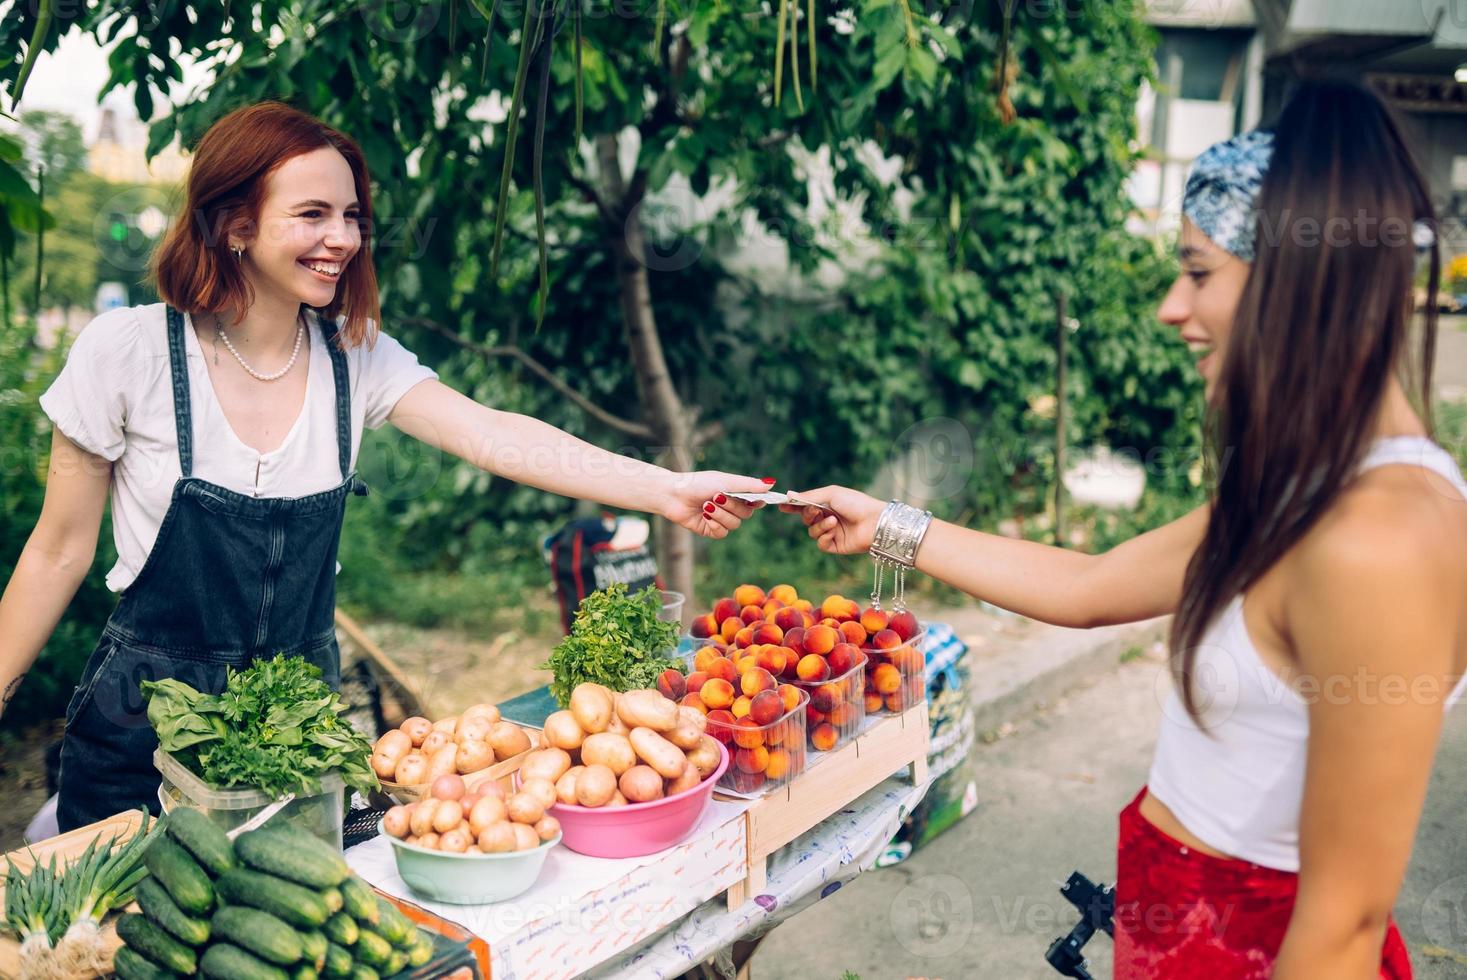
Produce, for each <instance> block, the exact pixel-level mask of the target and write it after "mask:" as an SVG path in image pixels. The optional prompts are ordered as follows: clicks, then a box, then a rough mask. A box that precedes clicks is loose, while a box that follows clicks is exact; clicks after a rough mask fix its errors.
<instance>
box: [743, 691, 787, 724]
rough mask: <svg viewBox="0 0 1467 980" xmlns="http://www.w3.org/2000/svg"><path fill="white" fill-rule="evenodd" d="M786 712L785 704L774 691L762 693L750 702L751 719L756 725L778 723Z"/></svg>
mask: <svg viewBox="0 0 1467 980" xmlns="http://www.w3.org/2000/svg"><path fill="white" fill-rule="evenodd" d="M784 712H785V707H784V702H783V701H781V700H780V698H779V695H778V694H777V693H775V692H774V691H760V692H759V693H758V694H756V695H754V698H753V700H751V701H750V702H749V718H750V720H752V721H753V722H754V724H756V725H767V724H769V723H770V722H773V721H777V720H778V719H779V716H780V715H782V714H784Z"/></svg>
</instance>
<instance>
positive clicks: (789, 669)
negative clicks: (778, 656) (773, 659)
mask: <svg viewBox="0 0 1467 980" xmlns="http://www.w3.org/2000/svg"><path fill="white" fill-rule="evenodd" d="M780 650H782V651H784V669H783V670H781V671H780V674H781V675H783V676H785V677H796V676H798V675H797V674H796V673H795V668H796V667H798V666H799V664H800V655H799V654H798V653H796V652H795V650H794V649H793V648H791V647H780Z"/></svg>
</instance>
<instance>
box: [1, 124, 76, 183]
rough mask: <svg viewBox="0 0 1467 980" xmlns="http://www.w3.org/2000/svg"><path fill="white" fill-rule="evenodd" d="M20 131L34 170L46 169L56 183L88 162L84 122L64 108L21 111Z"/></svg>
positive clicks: (50, 180)
mask: <svg viewBox="0 0 1467 980" xmlns="http://www.w3.org/2000/svg"><path fill="white" fill-rule="evenodd" d="M18 131H19V133H20V136H21V140H22V141H23V142H24V143H25V147H26V152H25V156H26V160H27V162H29V163H30V165H31V168H32V171H33V172H35V171H36V170H38V169H44V170H45V172H46V180H47V182H48V183H49V184H51V185H52V186H56V185H59V184H62V183H64V182H65V181H66V180H67V178H69V177H70V176H71V175H72V174H74V173H76V172H77V171H78V170H81V169H82V168H83V167H84V166H86V162H87V148H86V145H85V144H84V143H83V142H82V132H81V126H79V125H77V122H76V120H75V119H73V118H72V117H71V116H69V115H67V114H66V113H64V112H53V111H51V110H48V109H31V110H29V111H27V112H22V113H21V114H20V127H19V130H18Z"/></svg>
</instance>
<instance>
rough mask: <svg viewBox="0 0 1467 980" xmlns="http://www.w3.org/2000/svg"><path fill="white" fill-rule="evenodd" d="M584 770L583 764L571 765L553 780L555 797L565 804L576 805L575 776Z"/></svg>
mask: <svg viewBox="0 0 1467 980" xmlns="http://www.w3.org/2000/svg"><path fill="white" fill-rule="evenodd" d="M585 771H586V767H585V766H571V767H570V768H569V769H567V770H566V771H565V773H564V774H563V775H562V776H561V777H560V778H559V779H557V780H556V781H555V798H556V799H557V800H559V801H560V802H561V803H564V804H566V805H567V806H575V805H576V777H577V776H579V775H580V774H581V773H583V772H585Z"/></svg>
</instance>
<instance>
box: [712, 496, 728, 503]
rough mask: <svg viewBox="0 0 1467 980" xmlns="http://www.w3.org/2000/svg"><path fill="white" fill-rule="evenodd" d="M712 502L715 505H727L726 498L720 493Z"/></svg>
mask: <svg viewBox="0 0 1467 980" xmlns="http://www.w3.org/2000/svg"><path fill="white" fill-rule="evenodd" d="M713 502H714V503H715V504H726V503H728V498H727V497H726V496H724V495H723V494H721V493H720V494H719V495H718V496H716V497H714V498H713Z"/></svg>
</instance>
